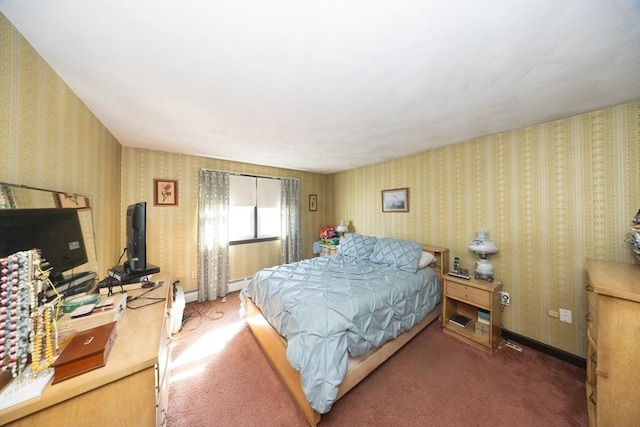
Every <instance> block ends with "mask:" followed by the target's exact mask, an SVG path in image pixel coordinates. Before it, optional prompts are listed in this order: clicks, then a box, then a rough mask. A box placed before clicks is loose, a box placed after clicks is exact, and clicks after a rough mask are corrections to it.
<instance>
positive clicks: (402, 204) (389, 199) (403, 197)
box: [382, 188, 409, 212]
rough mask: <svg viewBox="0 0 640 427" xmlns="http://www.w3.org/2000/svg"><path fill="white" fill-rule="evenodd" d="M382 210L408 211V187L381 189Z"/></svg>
mask: <svg viewBox="0 0 640 427" xmlns="http://www.w3.org/2000/svg"><path fill="white" fill-rule="evenodd" d="M382 212H409V189H408V188H396V189H393V190H382Z"/></svg>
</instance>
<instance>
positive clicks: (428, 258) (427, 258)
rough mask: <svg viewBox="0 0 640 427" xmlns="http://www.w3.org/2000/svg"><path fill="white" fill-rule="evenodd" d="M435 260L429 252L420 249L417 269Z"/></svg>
mask: <svg viewBox="0 0 640 427" xmlns="http://www.w3.org/2000/svg"><path fill="white" fill-rule="evenodd" d="M435 260H436V257H435V256H434V255H433V254H432V253H431V252H427V251H422V255H421V256H420V261H419V262H418V270H420V269H421V268H425V267H426V266H428V265H429V264H431V263H432V262H434V261H435Z"/></svg>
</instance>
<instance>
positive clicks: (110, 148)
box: [0, 13, 121, 274]
mask: <svg viewBox="0 0 640 427" xmlns="http://www.w3.org/2000/svg"><path fill="white" fill-rule="evenodd" d="M0 94H1V95H0V141H1V143H0V159H2V167H0V181H3V182H9V183H13V184H22V185H28V186H32V187H38V188H43V189H49V190H56V191H61V192H67V193H76V194H82V195H84V196H88V197H90V198H91V202H92V205H93V209H92V212H93V221H94V224H95V227H94V228H95V235H96V245H97V256H98V264H99V265H100V266H102V267H104V268H105V269H106V268H108V267H110V266H111V265H112V264H111V263H112V259H113V257H112V256H110V254H112V253H113V252H117V250H118V249H117V248H118V247H119V246H120V242H119V240H118V238H119V235H118V233H117V232H115V231H114V230H118V229H119V228H120V222H119V221H120V219H119V217H120V205H119V203H120V151H121V149H120V144H119V143H118V141H116V139H115V138H114V137H113V136H112V135H111V134H110V133H109V131H108V130H107V129H106V128H105V127H104V126H103V125H102V124H101V123H100V122H99V121H98V119H96V117H95V116H94V115H93V114H92V113H91V111H89V109H88V108H87V107H86V106H85V105H84V104H83V103H82V102H81V101H80V99H79V98H78V97H77V96H76V95H75V94H74V93H73V92H72V91H71V90H70V89H69V87H67V85H66V84H65V83H64V82H63V81H62V79H60V77H59V76H58V75H57V74H56V73H55V71H53V70H52V69H51V67H50V66H49V65H48V64H47V63H46V62H45V61H44V60H43V59H42V58H41V57H40V55H39V54H38V53H37V52H36V51H35V50H34V49H33V48H32V47H31V45H30V44H29V43H28V42H27V41H26V40H25V39H24V37H22V35H21V34H20V33H19V32H18V31H17V30H16V29H15V28H14V27H13V25H12V24H11V23H10V22H9V21H8V20H7V18H6V17H5V16H4V15H3V14H1V13H0ZM105 266H106V267H105ZM105 272H106V270H104V271H102V273H103V274H104V273H105Z"/></svg>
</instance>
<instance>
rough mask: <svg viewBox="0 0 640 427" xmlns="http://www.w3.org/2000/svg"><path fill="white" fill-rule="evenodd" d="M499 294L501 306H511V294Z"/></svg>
mask: <svg viewBox="0 0 640 427" xmlns="http://www.w3.org/2000/svg"><path fill="white" fill-rule="evenodd" d="M498 294H499V296H500V304H502V305H509V304H511V298H510V297H509V294H508V293H507V292H499V293H498Z"/></svg>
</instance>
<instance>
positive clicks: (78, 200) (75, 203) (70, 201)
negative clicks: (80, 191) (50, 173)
mask: <svg viewBox="0 0 640 427" xmlns="http://www.w3.org/2000/svg"><path fill="white" fill-rule="evenodd" d="M54 197H55V201H56V207H58V208H76V209H85V208H90V207H91V202H90V200H89V199H88V198H87V197H83V196H78V195H77V194H69V193H55V194H54Z"/></svg>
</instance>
